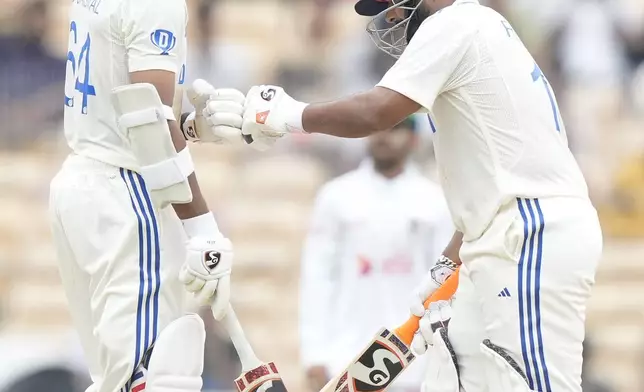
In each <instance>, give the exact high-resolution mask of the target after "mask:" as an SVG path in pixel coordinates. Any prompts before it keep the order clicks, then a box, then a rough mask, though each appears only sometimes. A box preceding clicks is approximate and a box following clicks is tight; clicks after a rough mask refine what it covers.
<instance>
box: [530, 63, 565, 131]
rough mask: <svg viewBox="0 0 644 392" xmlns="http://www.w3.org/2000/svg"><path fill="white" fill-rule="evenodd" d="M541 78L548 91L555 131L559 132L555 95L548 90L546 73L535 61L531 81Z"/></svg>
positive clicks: (548, 84)
mask: <svg viewBox="0 0 644 392" xmlns="http://www.w3.org/2000/svg"><path fill="white" fill-rule="evenodd" d="M539 79H541V80H542V81H543V85H544V86H545V88H546V92H547V93H548V98H549V99H550V106H552V112H553V113H554V116H555V125H556V126H557V132H561V126H560V125H559V108H557V102H556V101H555V96H554V94H553V93H552V91H551V90H550V83H549V82H548V79H546V75H544V74H543V72H542V71H541V68H539V66H538V65H537V64H536V63H535V64H534V70H533V71H532V81H533V82H536V81H537V80H539Z"/></svg>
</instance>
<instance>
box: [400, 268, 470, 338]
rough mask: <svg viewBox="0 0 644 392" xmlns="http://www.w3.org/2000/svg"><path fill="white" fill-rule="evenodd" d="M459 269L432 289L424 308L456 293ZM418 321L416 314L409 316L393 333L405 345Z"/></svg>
mask: <svg viewBox="0 0 644 392" xmlns="http://www.w3.org/2000/svg"><path fill="white" fill-rule="evenodd" d="M459 271H460V267H459V268H457V269H456V271H454V273H453V274H452V276H450V277H449V278H448V279H447V280H446V281H445V283H443V285H442V286H441V287H439V288H438V290H436V291H434V294H432V295H431V296H430V297H429V298H427V300H426V301H425V303H424V305H425V308H427V307H428V306H429V304H430V303H432V302H436V301H441V300H444V301H447V300H449V299H450V298H452V296H453V295H454V293H456V289H457V288H458V273H459ZM419 321H420V318H419V317H417V316H413V315H412V316H411V317H410V318H409V320H407V321H405V323H404V324H403V325H401V326H400V327H398V328H396V330H395V333H396V335H397V336H398V337H399V338H400V340H402V341H403V342H404V343H405V344H406V345H408V346H409V345H410V344H411V341H412V339H413V338H414V333H415V332H416V331H417V330H418V322H419Z"/></svg>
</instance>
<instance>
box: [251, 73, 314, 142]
mask: <svg viewBox="0 0 644 392" xmlns="http://www.w3.org/2000/svg"><path fill="white" fill-rule="evenodd" d="M306 106H307V104H305V103H302V102H299V101H296V100H294V99H293V98H291V97H290V96H289V95H288V94H287V93H286V92H285V91H284V89H283V88H281V87H278V86H270V85H262V86H254V87H252V88H251V89H250V91H249V92H248V94H247V95H246V102H245V103H244V121H243V124H242V134H243V135H244V139H245V140H246V142H247V143H249V144H250V143H251V142H252V143H253V144H255V143H257V145H256V146H255V147H256V148H258V149H268V148H270V147H271V146H272V145H273V144H275V143H276V142H277V140H279V139H280V138H282V137H284V136H285V135H288V134H290V133H302V132H304V130H303V128H302V113H303V112H304V108H305V107H306ZM251 145H252V144H251Z"/></svg>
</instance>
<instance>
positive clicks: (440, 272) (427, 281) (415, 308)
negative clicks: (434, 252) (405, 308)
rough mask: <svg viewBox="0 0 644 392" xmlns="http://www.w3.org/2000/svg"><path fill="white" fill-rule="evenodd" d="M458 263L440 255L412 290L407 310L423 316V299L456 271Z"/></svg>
mask: <svg viewBox="0 0 644 392" xmlns="http://www.w3.org/2000/svg"><path fill="white" fill-rule="evenodd" d="M456 268H458V265H456V263H454V262H453V261H452V260H450V259H449V258H447V257H445V256H441V257H440V258H439V259H438V261H437V262H436V264H435V265H434V266H433V267H432V268H431V269H430V270H429V272H428V273H427V275H425V278H424V279H423V281H422V282H421V283H420V285H419V286H418V287H416V289H415V290H414V294H413V295H412V299H411V303H410V306H409V310H410V312H411V314H413V315H415V316H418V317H423V315H424V314H425V305H424V303H425V301H426V300H427V298H429V297H430V296H431V295H432V294H434V291H436V290H437V289H438V288H439V287H441V286H442V285H443V283H445V281H446V280H447V279H448V278H449V277H450V276H452V274H453V273H454V271H456Z"/></svg>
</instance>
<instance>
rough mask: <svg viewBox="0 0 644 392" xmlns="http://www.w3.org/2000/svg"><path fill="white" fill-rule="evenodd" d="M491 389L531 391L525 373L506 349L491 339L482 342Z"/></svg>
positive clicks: (505, 391) (486, 373) (508, 391)
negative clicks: (493, 342) (496, 344)
mask: <svg viewBox="0 0 644 392" xmlns="http://www.w3.org/2000/svg"><path fill="white" fill-rule="evenodd" d="M481 352H482V353H483V357H484V358H485V363H484V364H483V366H484V367H485V375H486V378H487V382H488V390H489V391H503V392H531V391H532V390H531V389H530V387H529V386H528V383H527V381H526V377H525V374H524V373H523V370H521V368H520V367H519V365H518V364H517V363H516V362H515V361H514V360H513V359H512V358H510V356H509V355H508V354H507V353H505V351H504V350H503V349H502V348H500V347H497V346H495V345H494V344H492V343H491V342H490V341H489V340H485V341H484V342H483V343H481Z"/></svg>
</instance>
